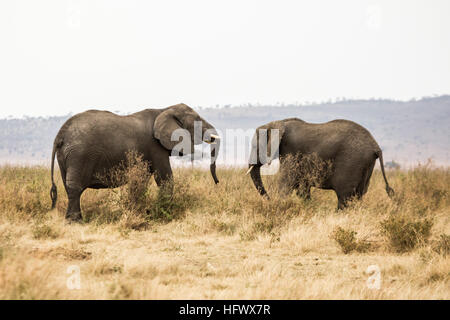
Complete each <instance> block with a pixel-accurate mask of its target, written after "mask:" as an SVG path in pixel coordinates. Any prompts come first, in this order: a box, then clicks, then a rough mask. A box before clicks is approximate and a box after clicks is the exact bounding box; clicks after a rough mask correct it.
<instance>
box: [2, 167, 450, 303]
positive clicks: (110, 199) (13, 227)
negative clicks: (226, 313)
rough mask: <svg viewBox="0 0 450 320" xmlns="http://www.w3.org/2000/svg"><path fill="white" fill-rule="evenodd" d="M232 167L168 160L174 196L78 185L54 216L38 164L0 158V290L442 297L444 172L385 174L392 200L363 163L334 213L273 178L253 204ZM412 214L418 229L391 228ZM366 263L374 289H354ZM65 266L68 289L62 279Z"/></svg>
mask: <svg viewBox="0 0 450 320" xmlns="http://www.w3.org/2000/svg"><path fill="white" fill-rule="evenodd" d="M133 170H136V172H137V173H138V177H139V176H141V175H140V173H139V172H140V171H139V170H140V169H139V164H138V166H137V168H136V167H135V169H133ZM130 172H131V171H130ZM130 172H128V173H130ZM244 173H245V169H233V168H228V169H227V168H222V169H219V170H218V176H219V178H220V180H221V182H220V183H219V184H218V185H214V183H213V181H212V179H211V177H210V175H209V173H208V172H207V171H203V170H198V169H194V170H191V169H176V170H175V172H174V175H175V178H176V181H175V183H174V185H173V188H174V192H175V193H174V196H168V195H167V194H164V193H159V190H158V188H157V187H156V185H155V183H154V181H153V179H150V181H149V182H147V181H148V179H143V181H144V182H141V181H140V180H139V179H137V180H135V181H134V182H133V183H135V184H134V185H131V186H124V187H121V188H118V189H114V190H88V191H86V192H85V194H84V195H83V198H82V209H83V214H84V217H83V219H84V223H83V224H67V223H66V222H65V220H64V211H65V208H66V205H67V198H66V196H65V192H64V188H63V186H62V183H61V180H60V178H59V175H58V174H57V177H58V178H57V180H58V191H59V199H58V203H57V208H56V209H55V210H52V211H49V208H50V204H51V201H50V198H49V189H50V185H51V183H50V174H49V170H48V168H42V167H31V168H30V167H1V168H0V299H67V298H70V299H85V298H94V299H190V298H192V299H205V298H206V299H209V298H210V299H311V298H318V299H450V289H449V288H450V285H449V284H450V283H449V279H450V255H449V254H448V252H449V251H448V250H449V249H448V248H449V240H448V239H449V238H448V237H449V234H450V200H449V194H448V191H449V190H450V188H449V187H450V170H449V169H447V168H433V167H432V166H430V165H425V166H419V167H418V168H415V169H414V170H410V171H390V172H388V179H389V181H390V184H391V185H392V187H393V188H394V189H395V191H396V195H395V198H394V199H392V200H391V199H389V198H388V197H387V195H386V192H385V190H384V182H383V180H382V177H381V174H380V172H379V171H375V172H374V174H373V177H372V180H371V185H370V187H369V191H368V193H367V194H366V195H365V197H364V199H363V200H362V201H360V202H353V203H351V204H350V206H349V208H347V209H345V210H343V211H339V212H337V211H336V210H335V208H336V197H335V195H334V193H333V192H331V191H324V190H318V189H313V190H312V199H311V200H303V199H301V198H298V197H296V196H295V195H294V194H291V195H289V196H282V195H281V193H279V192H277V191H276V190H277V180H278V177H277V176H271V177H264V182H265V184H266V186H267V190H268V192H269V193H270V196H271V200H270V201H267V200H265V199H263V198H261V197H260V196H259V195H258V193H257V192H256V190H255V188H254V186H253V185H252V184H251V179H250V178H249V177H248V176H245V174H244ZM141 177H142V176H141ZM131 178H136V175H135V174H133V175H132V177H131ZM142 184H144V185H145V188H143V189H142V188H141V187H142ZM133 192H135V193H134V195H138V197H137V198H132V196H133ZM130 197H131V198H130ZM130 199H131V200H130ZM399 217H401V219H402V220H399V219H400V218H399ZM386 221H388V222H389V223H390V224H389V223H387V222H386ZM399 221H400V222H399ZM418 221H419V222H421V221H422V222H423V221H431V222H432V224H431V225H430V229H429V230H428V232H429V234H427V233H426V232H427V230H426V228H427V226H425V229H423V228H421V227H420V226H419V227H417V228H414V227H409V228H410V229H411V228H412V229H411V230H413V231H412V232H408V231H405V230H406V229H404V228H402V227H401V226H403V225H409V226H418V225H417V224H415V223H417V222H418ZM431 222H430V223H431ZM402 223H403V224H402ZM383 226H384V227H383ZM386 226H391V227H386ZM410 229H408V230H410ZM337 230H341V231H340V233H339V232H338V233H336V232H337ZM387 230H388V231H387ZM417 230H421V231H424V232H422V233H421V232H418V231H417ZM402 232H403V233H402ZM405 232H406V235H405ZM392 236H393V237H392ZM395 236H397V237H398V238H399V239H407V242H406V243H407V250H397V249H398V248H397V247H395V245H393V242H392V241H393V240H392V239H397V238H395ZM337 239H339V241H341V242H342V243H343V244H344V245H347V246H349V249H351V250H349V251H348V252H347V253H346V254H344V253H343V252H342V248H341V245H339V244H338V242H336V241H337ZM408 241H409V242H408ZM358 243H370V246H368V247H367V248H366V249H367V250H358V249H357V248H359V247H358ZM399 243H400V246H401V245H402V243H403V242H402V241H400V242H399ZM408 243H409V244H411V243H413V244H414V245H411V246H409V245H408ZM346 251H347V250H346ZM359 251H361V252H359ZM399 251H402V252H399ZM371 265H377V266H378V267H379V268H380V270H381V288H380V289H379V290H376V289H370V288H368V286H367V284H366V281H367V279H368V277H369V275H368V274H367V273H366V270H367V268H368V267H369V266H371ZM71 266H76V267H79V270H80V279H81V282H80V284H81V288H80V289H74V290H69V289H68V287H67V281H68V279H69V278H70V277H71V274H69V273H68V268H69V267H71Z"/></svg>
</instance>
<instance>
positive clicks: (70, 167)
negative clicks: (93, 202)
mask: <svg viewBox="0 0 450 320" xmlns="http://www.w3.org/2000/svg"><path fill="white" fill-rule="evenodd" d="M195 126H197V127H198V126H199V127H200V128H201V130H197V129H196V130H194V127H195ZM177 129H184V130H185V131H181V132H182V133H183V132H184V133H187V132H189V134H190V136H189V135H186V136H189V137H190V139H191V141H189V144H188V145H189V148H180V147H179V146H180V141H181V142H183V143H185V142H186V141H182V140H180V141H179V140H178V139H179V137H180V135H179V134H178V135H177V134H174V132H176V131H177ZM177 132H178V133H180V131H177ZM173 137H175V139H173ZM183 139H184V137H183ZM174 140H176V141H174ZM203 141H204V142H207V143H210V144H211V165H210V170H211V175H212V177H213V179H214V182H215V183H216V184H217V183H218V182H219V181H218V179H217V176H216V164H215V163H216V158H217V155H218V150H219V143H220V141H219V136H218V135H217V131H216V130H215V128H214V127H213V126H212V125H211V124H210V123H208V122H207V121H206V120H205V119H203V118H202V117H200V115H198V114H197V113H196V112H195V111H194V110H192V109H191V108H190V107H188V106H187V105H185V104H177V105H174V106H171V107H168V108H165V109H146V110H143V111H140V112H137V113H134V114H131V115H127V116H120V115H116V114H114V113H111V112H108V111H98V110H89V111H86V112H83V113H79V114H77V115H75V116H73V117H71V118H70V119H68V120H67V121H66V122H65V123H64V124H63V126H62V127H61V129H60V130H59V132H58V134H57V136H56V138H55V141H54V144H53V153H52V164H51V178H52V188H51V191H50V195H51V198H52V208H54V207H55V204H56V199H57V190H56V185H55V183H54V180H53V171H54V161H55V155H56V157H57V160H58V164H59V168H60V171H61V176H62V180H63V183H64V187H65V189H66V192H67V196H68V200H69V204H68V208H67V213H66V218H67V219H69V220H75V221H77V220H80V219H81V217H82V216H81V208H80V197H81V194H82V193H83V191H84V190H85V189H87V188H94V189H100V188H111V187H117V185H111V184H110V183H107V182H105V180H104V179H101V178H100V177H101V176H102V175H104V174H105V173H107V172H108V171H109V170H111V169H113V168H115V167H117V166H119V165H122V164H123V163H124V161H126V157H127V154H128V152H136V153H138V154H140V155H141V156H142V159H143V160H144V161H147V162H148V164H149V166H148V167H149V171H150V173H151V174H153V175H154V178H155V181H156V183H157V185H158V186H161V185H163V184H164V183H166V182H171V181H172V169H171V166H170V162H169V157H170V156H171V155H172V154H174V155H179V154H182V155H186V154H192V153H193V152H194V144H200V143H202V142H203ZM184 145H185V144H184ZM172 151H174V153H172ZM175 151H176V152H175Z"/></svg>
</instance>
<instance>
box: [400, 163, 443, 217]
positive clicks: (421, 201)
mask: <svg viewBox="0 0 450 320" xmlns="http://www.w3.org/2000/svg"><path fill="white" fill-rule="evenodd" d="M396 178H397V179H398V180H399V182H398V183H397V184H396V187H395V191H396V192H395V196H394V198H393V199H394V201H395V202H396V203H397V204H398V205H399V206H400V207H402V209H403V210H402V211H404V208H407V209H408V210H410V211H412V212H413V213H415V214H419V215H425V214H427V213H429V212H432V211H436V210H438V209H439V208H442V207H448V206H449V205H450V197H449V190H450V170H448V169H447V168H437V167H434V165H433V163H432V162H431V161H428V162H427V163H426V164H424V165H422V164H419V165H418V166H417V167H415V168H414V169H412V170H409V171H397V172H396Z"/></svg>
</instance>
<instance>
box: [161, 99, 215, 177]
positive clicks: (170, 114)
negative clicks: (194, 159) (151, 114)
mask: <svg viewBox="0 0 450 320" xmlns="http://www.w3.org/2000/svg"><path fill="white" fill-rule="evenodd" d="M196 127H197V128H198V129H195V128H196ZM200 128H201V130H199V129H200ZM177 129H185V130H187V131H188V132H189V134H190V138H191V141H190V143H189V148H182V149H177V148H178V146H180V140H179V137H180V135H179V134H182V133H183V131H177ZM153 135H154V137H155V138H156V139H158V140H159V142H160V143H161V144H162V145H163V146H164V148H166V149H168V150H171V151H172V150H174V151H177V152H180V153H183V155H186V154H193V153H194V145H196V144H201V143H202V142H207V143H209V144H211V165H210V170H211V175H212V177H213V179H214V182H215V183H216V184H217V183H219V180H218V179H217V176H216V159H217V155H218V153H219V147H220V139H219V135H218V134H217V131H216V129H215V128H214V127H213V126H212V125H211V124H210V123H208V122H207V121H206V120H205V119H203V118H202V117H200V115H199V114H198V113H197V112H195V111H194V110H193V109H192V108H190V107H188V106H187V105H185V104H183V103H180V104H177V105H174V106H171V107H168V108H166V109H164V111H162V112H161V113H160V114H159V115H158V116H157V117H156V119H155V123H154V130H153ZM183 142H184V143H186V141H183Z"/></svg>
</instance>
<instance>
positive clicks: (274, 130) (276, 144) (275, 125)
mask: <svg viewBox="0 0 450 320" xmlns="http://www.w3.org/2000/svg"><path fill="white" fill-rule="evenodd" d="M261 129H266V130H267V157H269V161H268V162H269V163H270V162H271V161H272V160H273V159H274V158H275V157H277V155H278V150H279V148H280V142H281V139H282V138H283V135H284V133H285V131H286V125H285V123H284V122H283V121H272V122H269V123H268V124H266V125H264V126H262V127H261ZM272 138H273V139H272ZM272 140H273V141H272ZM272 147H273V149H274V150H272Z"/></svg>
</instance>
